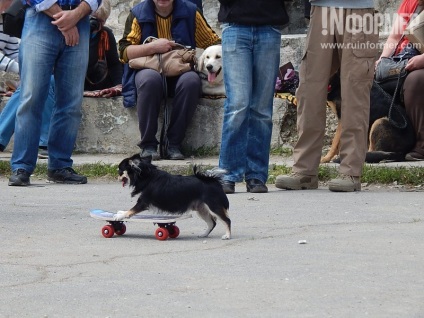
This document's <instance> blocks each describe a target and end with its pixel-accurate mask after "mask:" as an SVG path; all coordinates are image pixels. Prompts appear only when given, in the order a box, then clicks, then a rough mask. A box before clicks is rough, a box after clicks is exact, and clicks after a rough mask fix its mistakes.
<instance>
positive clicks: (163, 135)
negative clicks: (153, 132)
mask: <svg viewBox="0 0 424 318" xmlns="http://www.w3.org/2000/svg"><path fill="white" fill-rule="evenodd" d="M159 66H160V68H162V59H161V54H159ZM161 75H162V85H163V124H162V129H161V132H160V140H159V153H160V156H161V158H163V159H165V158H166V157H167V156H168V147H169V140H168V126H169V121H170V118H169V109H168V83H167V82H166V76H165V75H164V74H163V72H161Z"/></svg>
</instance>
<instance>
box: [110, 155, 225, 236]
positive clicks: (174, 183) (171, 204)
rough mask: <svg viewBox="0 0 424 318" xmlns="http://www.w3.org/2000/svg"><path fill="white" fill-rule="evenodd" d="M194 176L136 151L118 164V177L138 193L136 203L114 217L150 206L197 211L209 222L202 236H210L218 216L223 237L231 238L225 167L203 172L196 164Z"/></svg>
mask: <svg viewBox="0 0 424 318" xmlns="http://www.w3.org/2000/svg"><path fill="white" fill-rule="evenodd" d="M193 172H194V174H193V175H191V176H181V175H172V174H169V173H168V172H166V171H162V170H159V169H158V168H157V167H156V166H154V165H152V164H151V158H141V157H140V155H139V154H136V155H134V156H132V157H130V158H126V159H124V160H122V162H121V163H120V164H119V179H120V180H121V181H122V183H123V185H124V186H125V185H126V184H127V183H128V182H129V185H130V187H132V188H133V190H132V192H131V195H132V196H135V195H137V194H139V195H140V196H139V198H138V199H137V203H136V204H135V205H134V207H132V208H131V209H130V210H128V211H121V212H118V214H117V215H116V217H115V220H117V221H121V220H123V219H125V218H130V217H131V216H133V215H135V214H137V213H140V212H142V211H146V210H150V211H154V212H156V213H167V214H183V213H186V212H188V211H196V212H197V213H198V214H199V216H200V217H201V218H202V219H203V220H204V221H205V222H206V224H207V229H206V231H205V232H204V233H203V234H201V235H200V237H207V236H208V235H209V233H210V232H212V230H213V229H214V227H215V225H216V220H217V219H219V220H221V221H222V222H223V223H224V226H225V229H226V231H225V234H224V235H223V236H222V239H223V240H228V239H230V238H231V220H230V218H229V217H228V209H229V202H228V198H227V195H226V194H225V193H224V191H223V189H222V184H221V182H222V180H221V177H222V175H223V173H224V171H223V170H218V169H215V170H209V171H206V172H200V171H199V170H198V168H197V167H196V166H194V168H193Z"/></svg>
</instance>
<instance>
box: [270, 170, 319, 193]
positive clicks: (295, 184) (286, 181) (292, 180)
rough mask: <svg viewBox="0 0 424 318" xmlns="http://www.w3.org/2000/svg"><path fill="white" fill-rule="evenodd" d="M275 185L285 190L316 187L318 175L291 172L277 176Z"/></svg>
mask: <svg viewBox="0 0 424 318" xmlns="http://www.w3.org/2000/svg"><path fill="white" fill-rule="evenodd" d="M275 186H276V187H277V188H279V189H286V190H308V189H317V188H318V177H317V176H308V175H305V174H301V173H297V172H293V173H291V174H289V175H281V176H278V177H277V179H276V180H275Z"/></svg>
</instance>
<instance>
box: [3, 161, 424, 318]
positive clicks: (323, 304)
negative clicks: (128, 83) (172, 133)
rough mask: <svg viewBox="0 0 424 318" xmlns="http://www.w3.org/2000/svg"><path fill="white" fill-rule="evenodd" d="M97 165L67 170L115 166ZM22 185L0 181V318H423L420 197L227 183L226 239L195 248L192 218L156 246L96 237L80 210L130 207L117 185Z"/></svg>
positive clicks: (145, 235) (146, 233) (139, 234)
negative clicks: (230, 189) (229, 228)
mask: <svg viewBox="0 0 424 318" xmlns="http://www.w3.org/2000/svg"><path fill="white" fill-rule="evenodd" d="M89 158H90V159H89ZM0 159H1V158H0ZM98 159H99V157H93V156H76V157H75V163H82V162H86V161H87V162H88V161H91V162H98V161H104V162H111V163H117V162H119V160H120V159H122V156H103V157H102V158H101V160H98ZM1 160H3V159H1ZM209 160H210V161H209ZM203 161H206V160H202V162H203ZM271 161H272V160H271ZM209 162H210V163H212V164H213V163H214V162H216V158H210V159H208V163H209ZM160 164H166V161H163V162H161V163H160ZM180 164H185V163H184V162H180ZM31 181H32V183H33V185H32V186H31V187H27V188H16V187H8V186H7V179H6V178H5V177H4V176H3V177H0V189H1V191H0V201H1V202H2V203H1V205H0V211H1V214H2V220H1V222H0V241H1V242H2V249H1V257H0V277H1V279H0V290H1V292H0V317H163V316H167V317H243V318H244V317H296V318H297V317H408V318H409V317H424V287H423V286H424V275H423V274H422V268H423V263H424V242H423V233H424V215H423V206H424V195H423V193H422V192H418V191H417V192H415V191H411V190H408V191H406V190H405V189H403V188H402V187H399V188H396V187H390V188H389V187H371V188H366V189H365V190H364V191H362V192H359V193H332V192H329V191H328V190H327V189H326V188H325V185H321V187H320V189H318V190H311V191H281V190H278V189H275V188H274V187H273V186H270V192H269V193H268V194H255V195H252V194H248V193H246V192H245V188H244V185H243V184H238V185H237V189H236V190H237V193H236V194H233V195H229V200H230V216H231V219H232V222H233V239H232V240H230V241H222V240H221V239H220V237H221V235H222V234H223V233H224V228H223V226H222V225H221V224H218V226H217V228H216V229H215V230H214V231H213V232H212V233H211V236H210V237H209V238H207V239H200V238H197V234H198V233H200V232H202V230H203V229H204V225H203V223H202V221H201V220H200V219H198V218H197V217H196V216H195V215H194V217H193V218H191V219H187V220H182V221H181V222H179V223H178V225H179V227H180V230H181V234H180V237H179V238H177V239H173V240H167V241H164V242H161V241H157V240H156V239H155V238H154V235H153V233H154V230H155V227H154V226H153V225H152V224H138V223H128V224H127V233H126V234H125V235H124V236H122V237H114V238H111V239H105V238H103V237H102V236H101V234H100V229H101V227H102V226H103V225H104V223H103V222H102V221H99V220H95V219H92V218H90V217H89V210H90V209H92V208H103V209H109V210H112V211H116V210H121V209H125V208H129V207H131V206H132V205H133V204H134V202H135V199H134V198H131V197H130V192H129V189H128V188H122V187H121V186H120V184H119V183H118V182H103V181H101V180H89V183H88V184H86V185H59V184H49V183H46V182H45V181H44V180H36V179H34V178H33V180H31ZM301 243H305V244H301Z"/></svg>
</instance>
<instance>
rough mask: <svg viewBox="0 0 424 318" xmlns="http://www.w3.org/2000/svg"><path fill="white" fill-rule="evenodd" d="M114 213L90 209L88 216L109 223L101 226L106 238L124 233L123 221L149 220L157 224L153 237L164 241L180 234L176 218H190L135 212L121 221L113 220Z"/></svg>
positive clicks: (186, 216) (184, 215)
mask: <svg viewBox="0 0 424 318" xmlns="http://www.w3.org/2000/svg"><path fill="white" fill-rule="evenodd" d="M115 214H116V213H112V212H107V211H104V210H100V209H93V210H91V211H90V216H91V217H92V218H94V219H98V220H103V221H106V222H108V223H109V224H107V225H105V226H103V228H102V235H103V236H104V237H106V238H111V237H112V236H113V235H115V234H116V235H124V234H125V232H126V230H127V227H126V226H125V224H124V222H144V223H146V222H149V223H150V222H151V223H153V224H157V225H158V228H157V229H156V231H155V237H156V238H157V239H158V240H159V241H165V240H166V239H168V238H177V237H178V235H179V234H180V229H179V228H178V227H177V226H176V225H175V223H176V222H177V220H183V219H188V218H191V214H182V215H161V214H136V215H134V216H132V217H131V218H126V219H124V220H122V221H115V220H114V216H115Z"/></svg>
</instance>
